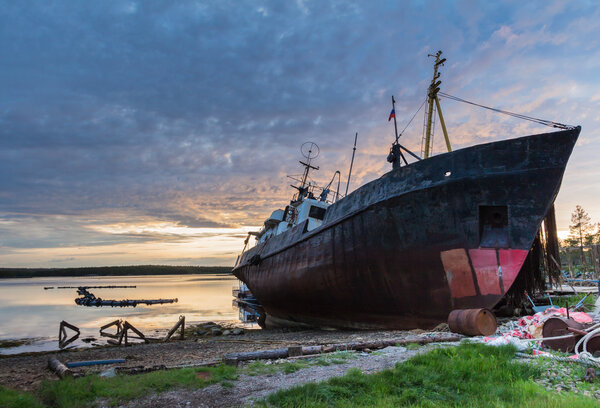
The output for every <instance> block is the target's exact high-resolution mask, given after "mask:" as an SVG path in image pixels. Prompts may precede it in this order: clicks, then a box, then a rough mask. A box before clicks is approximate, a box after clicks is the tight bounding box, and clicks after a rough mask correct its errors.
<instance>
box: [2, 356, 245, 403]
mask: <svg viewBox="0 0 600 408" xmlns="http://www.w3.org/2000/svg"><path fill="white" fill-rule="evenodd" d="M204 373H207V374H204ZM235 379H237V370H236V369H235V368H234V367H228V366H218V367H208V368H204V367H203V368H182V369H177V370H165V371H155V372H151V373H146V374H139V375H118V376H116V377H113V378H101V377H98V376H97V375H91V376H86V377H83V378H65V379H62V380H60V381H46V382H43V383H42V384H41V386H40V390H39V395H40V398H41V400H42V401H43V402H44V403H45V404H46V405H48V406H51V407H58V408H63V407H64V408H66V407H69V408H71V407H72V408H79V407H89V406H90V404H92V402H93V401H94V400H96V399H98V398H102V399H106V400H108V403H109V404H112V405H116V404H118V403H121V402H125V401H129V400H132V399H135V398H140V397H143V396H146V395H149V394H153V393H160V392H163V391H167V390H170V389H174V388H190V389H193V388H202V387H205V386H207V385H210V384H214V383H217V382H220V383H221V384H223V385H224V386H225V387H227V386H229V387H231V386H233V385H232V384H231V382H230V381H232V380H235ZM0 406H3V405H1V404H0Z"/></svg>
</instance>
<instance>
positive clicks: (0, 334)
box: [0, 275, 237, 354]
mask: <svg viewBox="0 0 600 408" xmlns="http://www.w3.org/2000/svg"><path fill="white" fill-rule="evenodd" d="M97 285H136V286H137V287H136V288H127V289H90V292H91V293H93V294H94V295H95V296H96V297H101V298H103V299H117V300H120V299H158V298H162V299H166V298H169V299H170V298H177V299H178V300H179V301H178V302H177V303H173V304H163V305H152V306H144V305H139V306H137V307H135V308H133V307H114V308H113V307H85V306H78V305H76V304H75V298H76V297H78V295H77V290H76V289H50V290H44V287H45V286H54V287H56V286H97ZM235 285H237V280H236V279H235V278H234V277H232V276H223V275H159V276H101V277H77V278H74V277H59V278H30V279H0V340H7V339H23V338H34V339H35V341H33V343H32V344H30V345H26V346H19V347H15V348H10V349H7V348H0V354H13V353H20V352H24V351H42V350H55V349H58V327H59V323H60V321H61V320H65V321H67V322H69V323H71V324H73V325H75V326H77V327H79V328H80V330H81V335H80V338H79V339H78V340H77V341H76V342H74V343H72V345H74V346H79V347H80V346H83V345H85V343H83V342H82V341H81V339H82V338H86V337H90V336H93V337H95V338H97V339H98V341H97V342H96V343H97V344H106V341H105V338H100V337H99V335H98V330H99V328H100V326H102V325H104V324H106V323H109V322H111V321H113V320H116V319H123V320H127V321H129V322H130V323H131V324H133V325H134V326H135V327H136V328H138V329H140V330H141V331H142V332H143V333H144V334H145V335H150V336H152V335H153V333H156V331H157V330H160V329H165V328H170V327H172V326H173V325H174V324H175V323H176V322H177V320H178V318H179V316H180V315H185V319H186V325H187V324H190V323H194V322H200V321H207V320H213V321H226V320H230V321H235V320H237V309H234V308H233V307H232V304H231V301H232V295H231V289H232V287H234V286H235ZM67 333H68V334H69V333H71V332H70V331H67Z"/></svg>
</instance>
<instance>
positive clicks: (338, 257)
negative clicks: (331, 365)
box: [233, 128, 580, 329]
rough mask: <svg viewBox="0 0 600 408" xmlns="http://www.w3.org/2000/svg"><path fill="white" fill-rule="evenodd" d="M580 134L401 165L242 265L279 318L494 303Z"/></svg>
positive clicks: (409, 320)
mask: <svg viewBox="0 0 600 408" xmlns="http://www.w3.org/2000/svg"><path fill="white" fill-rule="evenodd" d="M579 131H580V128H576V129H573V130H566V131H560V132H554V133H547V134H540V135H533V136H528V137H523V138H518V139H512V140H506V141H501V142H495V143H489V144H484V145H478V146H474V147H471V148H466V149H462V150H457V151H455V152H452V153H446V154H441V155H438V156H435V157H433V158H430V159H428V160H423V161H420V162H416V163H413V164H411V165H409V166H405V167H401V168H399V169H396V170H393V171H391V172H389V173H386V174H385V175H383V176H382V177H381V178H379V179H377V180H374V181H373V182H371V183H368V184H366V185H364V186H362V187H361V188H359V189H357V190H356V191H354V192H353V193H351V194H349V195H348V196H347V197H345V198H343V199H341V200H339V201H338V202H336V203H335V204H333V205H332V206H331V207H329V208H328V209H327V213H326V215H325V219H324V221H323V225H322V226H320V227H318V228H316V229H315V230H312V231H308V232H307V231H306V226H305V224H300V225H297V226H296V227H294V228H291V229H290V230H288V231H286V232H284V233H282V234H280V235H278V236H276V237H274V238H272V239H270V240H268V241H266V242H264V243H261V244H259V245H257V246H256V247H254V248H252V249H250V250H248V251H246V252H245V253H244V254H242V256H241V258H240V262H239V263H238V265H237V266H236V267H235V268H234V270H233V273H234V275H235V276H237V277H238V278H239V279H240V280H242V281H243V282H245V283H246V284H247V285H248V288H249V289H250V291H251V292H252V293H253V294H254V296H255V297H256V298H257V299H258V301H259V302H260V303H261V305H262V306H263V307H264V310H265V312H266V314H267V317H269V316H271V317H272V319H273V320H278V321H280V322H298V323H304V324H309V325H315V326H328V327H353V328H393V329H410V328H416V327H420V328H430V327H434V326H435V325H437V324H439V323H440V322H444V321H446V319H447V317H448V314H449V313H450V311H452V310H454V309H474V308H492V307H493V306H494V305H495V304H496V303H497V302H498V301H499V300H500V299H501V297H502V296H503V295H504V293H506V291H508V289H509V288H510V286H511V285H512V283H513V282H514V280H515V278H516V277H517V274H518V272H519V270H520V268H521V265H522V264H523V261H524V260H525V257H526V256H527V253H528V252H529V249H530V248H531V245H532V242H533V240H534V238H535V236H536V233H537V231H538V229H539V227H540V224H541V222H542V220H543V218H544V216H545V215H546V214H547V212H548V210H549V208H550V206H551V205H552V203H553V201H554V198H555V197H556V194H557V193H558V189H559V186H560V182H561V179H562V175H563V172H564V169H565V166H566V164H567V160H568V158H569V156H570V153H571V151H572V149H573V146H574V144H575V142H576V140H577V137H578V135H579ZM448 171H450V172H451V176H450V177H448V176H447V172H448ZM488 215H489V216H490V217H492V218H490V219H491V220H492V221H489V225H488ZM490 242H491V243H492V244H490ZM489 245H494V246H492V247H489ZM257 255H258V256H259V257H260V258H257ZM257 259H259V261H258V262H257V261H256V260H257ZM250 260H252V262H250Z"/></svg>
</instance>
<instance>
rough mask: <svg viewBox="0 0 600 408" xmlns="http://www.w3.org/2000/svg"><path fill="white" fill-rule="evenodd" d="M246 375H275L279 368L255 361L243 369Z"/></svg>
mask: <svg viewBox="0 0 600 408" xmlns="http://www.w3.org/2000/svg"><path fill="white" fill-rule="evenodd" d="M243 372H244V374H247V375H251V376H256V375H273V374H275V373H276V372H277V366H276V365H275V364H265V363H263V362H261V361H255V362H253V363H250V364H248V365H247V366H246V367H245V368H244V369H243Z"/></svg>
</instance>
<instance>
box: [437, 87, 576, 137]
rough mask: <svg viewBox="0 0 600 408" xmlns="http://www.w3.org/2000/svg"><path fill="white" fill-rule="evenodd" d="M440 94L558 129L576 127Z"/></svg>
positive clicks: (440, 93)
mask: <svg viewBox="0 0 600 408" xmlns="http://www.w3.org/2000/svg"><path fill="white" fill-rule="evenodd" d="M438 95H440V96H442V97H444V98H447V99H452V100H454V101H458V102H464V103H467V104H469V105H473V106H478V107H480V108H484V109H489V110H491V111H494V112H498V113H502V114H505V115H508V116H512V117H515V118H519V119H524V120H529V121H531V122H535V123H538V124H540V125H545V126H550V127H553V128H558V129H573V128H574V126H571V125H565V124H563V123H558V122H553V121H551V120H545V119H539V118H534V117H531V116H526V115H521V114H520V113H514V112H509V111H505V110H502V109H498V108H492V107H489V106H485V105H481V104H479V103H475V102H471V101H467V100H466V99H462V98H459V97H458V96H452V95H448V94H447V93H444V92H438Z"/></svg>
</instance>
